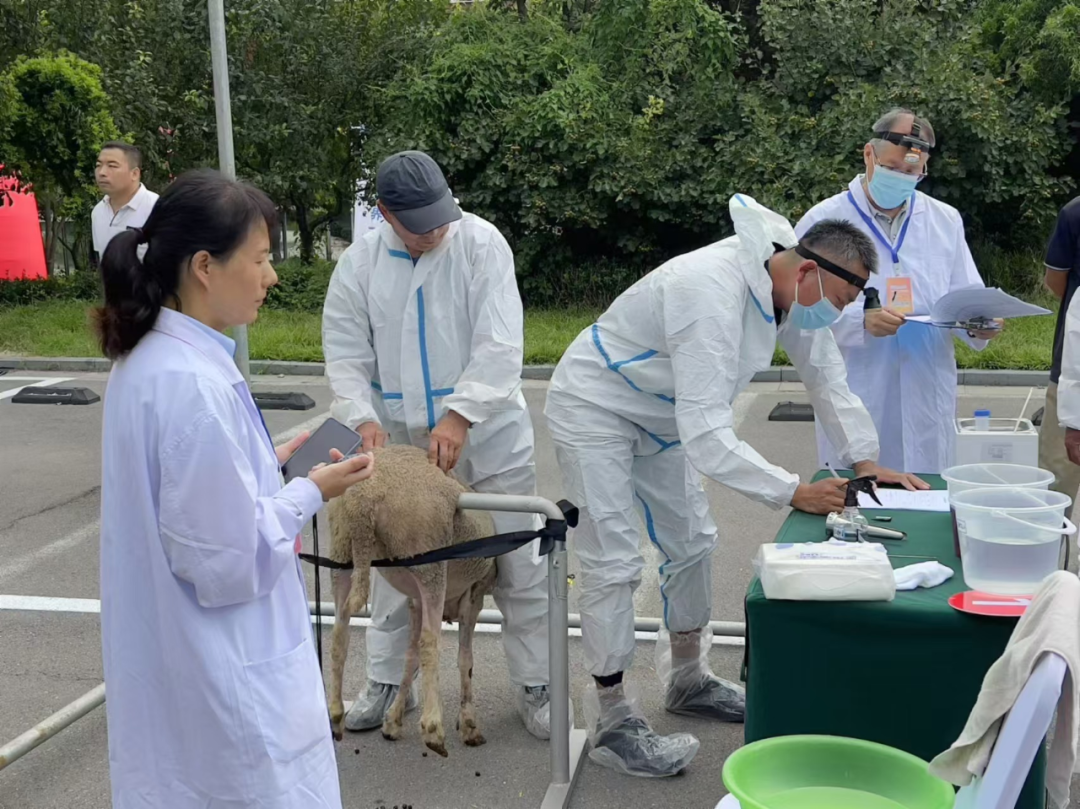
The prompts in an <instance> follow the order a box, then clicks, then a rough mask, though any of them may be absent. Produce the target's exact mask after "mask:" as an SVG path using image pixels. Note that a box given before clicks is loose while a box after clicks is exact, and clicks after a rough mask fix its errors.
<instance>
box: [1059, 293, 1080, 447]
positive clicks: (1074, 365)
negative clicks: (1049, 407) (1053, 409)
mask: <svg viewBox="0 0 1080 809" xmlns="http://www.w3.org/2000/svg"><path fill="white" fill-rule="evenodd" d="M1057 396H1058V400H1057V418H1058V423H1059V424H1060V425H1061V426H1062V427H1066V428H1070V429H1073V430H1080V295H1073V297H1072V301H1071V302H1070V303H1069V309H1068V311H1067V312H1066V313H1065V332H1064V334H1063V335H1062V337H1061V376H1060V377H1059V378H1058V394H1057Z"/></svg>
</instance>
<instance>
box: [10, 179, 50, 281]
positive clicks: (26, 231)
mask: <svg viewBox="0 0 1080 809" xmlns="http://www.w3.org/2000/svg"><path fill="white" fill-rule="evenodd" d="M17 187H18V186H17V184H16V183H15V181H14V180H12V179H10V178H5V177H0V195H2V196H3V201H2V202H3V204H0V281H14V280H18V279H22V278H47V277H48V270H47V269H46V266H45V245H44V243H43V242H42V239H41V223H40V221H39V220H38V207H37V199H35V197H34V195H33V194H32V193H30V192H29V191H27V192H20V191H17V190H15V189H16V188H17Z"/></svg>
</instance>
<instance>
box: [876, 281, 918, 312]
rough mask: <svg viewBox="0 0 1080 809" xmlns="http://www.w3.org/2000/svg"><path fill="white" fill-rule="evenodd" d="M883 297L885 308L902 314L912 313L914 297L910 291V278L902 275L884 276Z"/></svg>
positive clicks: (913, 310)
mask: <svg viewBox="0 0 1080 809" xmlns="http://www.w3.org/2000/svg"><path fill="white" fill-rule="evenodd" d="M885 297H886V300H885V301H884V305H885V308H886V309H892V310H893V311H894V312H899V313H900V314H902V315H910V314H914V312H915V299H914V296H913V294H912V291H911V278H909V277H903V276H900V277H893V278H886V279H885Z"/></svg>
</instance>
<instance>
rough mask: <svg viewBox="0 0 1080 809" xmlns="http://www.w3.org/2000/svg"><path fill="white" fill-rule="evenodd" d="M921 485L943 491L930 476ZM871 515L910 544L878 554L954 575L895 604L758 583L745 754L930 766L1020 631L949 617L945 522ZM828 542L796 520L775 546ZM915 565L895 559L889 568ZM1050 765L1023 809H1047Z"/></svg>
mask: <svg viewBox="0 0 1080 809" xmlns="http://www.w3.org/2000/svg"><path fill="white" fill-rule="evenodd" d="M819 477H820V475H819ZM925 479H926V480H927V481H928V482H929V483H931V484H932V485H933V487H934V488H935V489H944V488H945V484H944V482H943V481H942V480H941V479H940V478H938V477H936V476H926V477H925ZM873 514H878V515H884V514H889V515H891V516H892V518H893V520H892V522H891V523H882V525H886V526H887V527H889V528H895V529H898V530H900V531H906V532H907V534H908V538H907V540H905V541H902V542H885V543H883V544H884V545H885V546H886V547H887V548H888V549H889V551H890V553H892V554H906V555H910V556H930V557H934V558H936V559H937V560H938V561H940V562H941V563H942V564H944V565H947V566H949V567H951V568H953V569H954V570H955V571H956V575H954V576H953V577H952V578H951V579H950V580H949V581H948V582H946V583H945V584H943V585H941V586H939V587H934V588H931V589H922V588H920V589H917V590H914V591H910V592H897V594H896V599H895V600H894V601H891V602H850V601H849V602H837V601H834V602H828V601H769V600H767V599H766V598H765V594H764V592H763V591H762V589H761V582H760V581H759V580H758V579H756V578H755V579H754V580H753V581H752V582H751V583H750V589H749V592H748V594H747V596H746V676H745V679H746V684H747V685H746V691H747V709H746V741H747V743H750V742H754V741H758V740H760V739H766V738H770V737H773V736H785V735H791V734H802V733H823V734H828V735H835V736H850V737H854V738H860V739H868V740H871V741H875V742H880V743H882V744H887V745H891V746H893V747H897V748H899V749H901V750H906V751H908V752H910V753H912V754H914V755H916V756H919V757H920V758H923V759H926V760H927V761H929V760H930V759H931V758H933V757H934V756H936V755H937V754H938V753H940V752H942V751H943V750H945V749H947V748H948V747H949V745H951V744H952V743H953V742H954V741H955V740H956V738H957V736H959V735H960V731H961V730H962V729H963V727H964V723H965V722H966V721H967V717H968V714H969V713H970V712H971V709H972V708H973V707H974V705H975V699H976V697H977V696H978V693H979V688H980V687H981V685H982V680H983V676H984V675H985V674H986V670H987V669H988V668H989V667H990V665H991V664H992V663H993V662H994V661H995V660H996V659H997V658H998V657H999V656H1000V655H1001V653H1002V652H1003V651H1004V649H1005V644H1006V643H1007V642H1008V640H1009V636H1010V634H1011V633H1012V631H1013V629H1014V627H1015V626H1016V620H1015V619H1007V618H983V617H978V616H974V615H967V614H964V613H961V612H957V611H956V610H954V609H953V608H952V607H950V606H949V604H948V599H949V597H950V596H951V595H953V594H954V593H958V592H961V591H963V590H967V589H970V588H968V587H967V586H966V585H965V584H964V580H963V574H962V571H961V568H960V560H959V559H958V558H956V555H955V553H954V551H953V538H952V521H951V517H950V515H949V514H947V513H946V514H941V513H930V512H916V511H884V512H883V511H875V512H873ZM867 516H872V514H871V513H870V512H868V513H867ZM871 524H873V522H871ZM824 536H825V518H824V517H815V516H812V515H810V514H805V513H802V512H798V511H793V512H792V513H791V515H790V516H789V517H788V519H787V521H786V522H785V523H784V525H783V527H782V528H781V529H780V533H779V534H778V535H777V537H776V541H777V542H810V541H817V540H820V539H823V538H824ZM920 561H923V560H921V559H902V558H897V559H895V560H894V562H893V567H903V566H905V565H908V564H915V563H917V562H920ZM1045 766H1046V761H1045V753H1040V755H1039V757H1038V758H1037V759H1036V762H1035V765H1034V766H1033V767H1032V772H1031V774H1030V776H1029V778H1028V783H1027V784H1026V786H1025V787H1024V791H1023V793H1022V794H1021V796H1020V800H1019V801H1018V802H1017V804H1016V805H1017V807H1018V809H1019V808H1022V809H1043V808H1044V806H1045V791H1044V789H1043V787H1042V784H1043V783H1044V779H1045Z"/></svg>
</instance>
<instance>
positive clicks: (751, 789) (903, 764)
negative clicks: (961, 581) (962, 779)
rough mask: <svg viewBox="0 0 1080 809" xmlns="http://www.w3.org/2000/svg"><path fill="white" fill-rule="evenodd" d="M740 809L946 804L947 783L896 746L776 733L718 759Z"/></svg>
mask: <svg viewBox="0 0 1080 809" xmlns="http://www.w3.org/2000/svg"><path fill="white" fill-rule="evenodd" d="M724 786H726V787H727V788H728V791H730V792H731V794H732V795H734V796H735V797H736V798H738V799H739V803H740V804H741V805H742V809H952V806H953V803H954V802H955V800H956V793H955V791H954V790H953V787H952V785H951V784H948V783H946V782H945V781H942V780H941V779H940V778H936V777H935V776H933V775H930V773H929V771H928V765H927V763H926V762H925V761H923V760H922V759H920V758H917V757H915V756H913V755H911V754H909V753H905V752H903V751H902V750H896V749H895V748H892V747H886V746H885V745H883V744H875V743H874V742H867V741H863V740H861V739H847V738H843V737H840V736H778V737H777V738H775V739H765V740H764V741H760V742H754V743H753V744H748V745H747V746H746V747H743V748H742V749H740V750H738V751H737V752H736V753H735V754H734V755H732V756H731V757H730V758H728V760H727V762H726V763H725V764H724Z"/></svg>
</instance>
